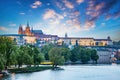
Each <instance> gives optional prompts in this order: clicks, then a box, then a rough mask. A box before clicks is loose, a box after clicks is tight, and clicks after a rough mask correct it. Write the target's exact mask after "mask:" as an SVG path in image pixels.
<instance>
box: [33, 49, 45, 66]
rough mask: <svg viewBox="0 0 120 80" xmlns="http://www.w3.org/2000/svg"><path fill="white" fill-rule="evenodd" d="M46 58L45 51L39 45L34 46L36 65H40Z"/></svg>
mask: <svg viewBox="0 0 120 80" xmlns="http://www.w3.org/2000/svg"><path fill="white" fill-rule="evenodd" d="M43 60H44V56H43V53H41V52H40V51H39V49H38V48H37V47H35V48H34V65H35V66H36V65H39V64H40V62H41V61H43Z"/></svg>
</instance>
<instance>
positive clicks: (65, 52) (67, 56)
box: [61, 48, 71, 61]
mask: <svg viewBox="0 0 120 80" xmlns="http://www.w3.org/2000/svg"><path fill="white" fill-rule="evenodd" d="M61 55H62V56H64V58H65V61H68V60H69V59H70V56H71V52H70V50H69V49H68V48H61Z"/></svg>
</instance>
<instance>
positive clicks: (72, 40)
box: [58, 34, 113, 46]
mask: <svg viewBox="0 0 120 80" xmlns="http://www.w3.org/2000/svg"><path fill="white" fill-rule="evenodd" d="M62 44H67V45H81V46H106V45H112V44H113V42H112V40H111V39H110V37H109V36H108V37H107V38H106V39H94V38H92V37H88V38H86V37H84V38H83V37H68V36H67V34H65V37H59V40H58V45H62Z"/></svg>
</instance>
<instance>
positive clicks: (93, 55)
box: [91, 50, 99, 63]
mask: <svg viewBox="0 0 120 80" xmlns="http://www.w3.org/2000/svg"><path fill="white" fill-rule="evenodd" d="M91 59H92V60H93V62H94V61H96V63H97V60H98V59H99V56H98V55H97V51H96V50H91Z"/></svg>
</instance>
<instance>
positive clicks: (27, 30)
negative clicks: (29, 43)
mask: <svg viewBox="0 0 120 80" xmlns="http://www.w3.org/2000/svg"><path fill="white" fill-rule="evenodd" d="M25 34H26V35H31V31H30V26H29V23H28V22H27V26H26V29H25Z"/></svg>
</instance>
